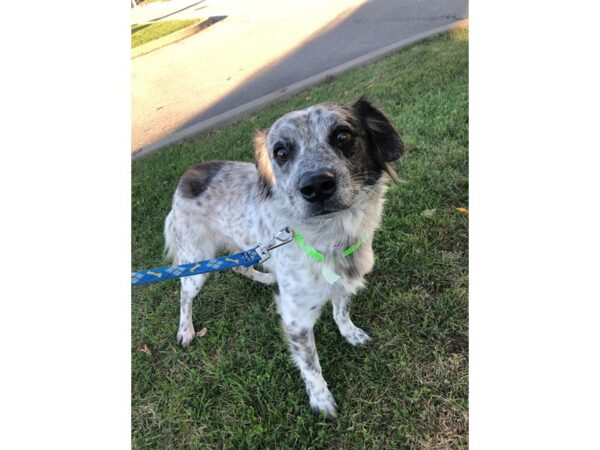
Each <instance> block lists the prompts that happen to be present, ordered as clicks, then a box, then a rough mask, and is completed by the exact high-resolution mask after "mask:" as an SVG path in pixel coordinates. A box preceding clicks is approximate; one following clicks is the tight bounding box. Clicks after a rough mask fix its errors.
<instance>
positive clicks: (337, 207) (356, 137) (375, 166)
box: [255, 98, 403, 219]
mask: <svg viewBox="0 0 600 450" xmlns="http://www.w3.org/2000/svg"><path fill="white" fill-rule="evenodd" d="M402 152H403V144H402V140H401V139H400V136H399V135H398V133H397V132H396V130H394V128H393V127H392V125H391V124H390V122H389V121H388V120H387V118H386V117H385V116H384V115H383V113H382V112H381V111H379V110H378V109H377V108H375V107H374V106H373V105H371V103H369V102H368V101H367V100H365V99H362V98H361V99H360V100H358V101H357V102H356V103H354V104H353V105H351V106H350V105H341V104H336V103H322V104H319V105H315V106H312V107H310V108H307V109H303V110H301V111H294V112H291V113H288V114H286V115H285V116H283V117H282V118H280V119H279V120H277V121H276V122H275V123H274V124H273V126H272V127H271V128H270V129H269V130H263V131H259V132H258V133H257V135H256V139H255V157H256V167H257V168H258V173H259V183H260V187H261V190H262V193H263V194H264V195H265V196H269V195H277V197H278V198H281V199H282V201H285V202H288V203H289V204H290V206H291V207H292V209H293V210H294V211H295V212H296V213H297V215H298V217H299V218H304V219H306V218H310V217H315V216H325V215H328V214H334V213H336V212H339V211H343V210H345V209H348V208H350V207H351V206H352V205H353V204H354V202H355V201H356V199H357V198H358V196H359V195H360V194H361V193H366V192H369V190H372V186H373V185H374V184H376V183H377V182H378V181H379V180H380V179H381V177H382V176H383V174H384V172H387V173H388V174H390V175H391V176H394V175H395V172H394V171H393V169H392V168H391V167H389V166H388V164H387V163H388V162H391V161H395V160H397V159H398V158H400V156H401V155H402Z"/></svg>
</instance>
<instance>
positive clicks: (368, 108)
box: [352, 97, 404, 163]
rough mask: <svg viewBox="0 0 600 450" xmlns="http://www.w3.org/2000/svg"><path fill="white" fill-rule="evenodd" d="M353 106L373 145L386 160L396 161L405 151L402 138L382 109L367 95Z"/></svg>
mask: <svg viewBox="0 0 600 450" xmlns="http://www.w3.org/2000/svg"><path fill="white" fill-rule="evenodd" d="M352 108H353V109H354V111H355V112H356V114H357V115H358V117H360V120H361V122H362V124H363V126H364V128H365V130H366V131H367V134H368V136H369V140H370V141H371V144H372V146H373V147H374V149H373V150H375V151H376V152H377V153H379V155H381V158H382V159H383V161H384V162H386V163H387V162H392V161H396V160H397V159H399V158H400V157H401V156H402V153H404V144H403V143H402V139H401V138H400V136H399V135H398V133H397V132H396V130H395V129H394V127H393V126H392V124H391V123H390V121H389V120H388V119H387V117H385V116H384V115H383V113H382V112H381V111H379V110H378V109H377V108H375V107H374V106H373V105H372V104H371V103H370V102H369V101H368V100H367V99H366V98H365V97H361V98H360V99H359V100H358V101H357V102H356V103H354V105H352Z"/></svg>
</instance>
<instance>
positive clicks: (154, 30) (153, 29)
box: [131, 19, 202, 48]
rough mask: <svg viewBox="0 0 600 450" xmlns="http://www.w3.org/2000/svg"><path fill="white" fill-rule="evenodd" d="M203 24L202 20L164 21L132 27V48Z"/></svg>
mask: <svg viewBox="0 0 600 450" xmlns="http://www.w3.org/2000/svg"><path fill="white" fill-rule="evenodd" d="M197 22H202V19H190V20H163V21H160V22H155V23H145V24H137V25H132V26H131V48H135V47H139V46H140V45H143V44H147V43H148V42H150V41H154V40H156V39H159V38H161V37H164V36H167V35H168V34H171V33H173V32H175V31H177V30H181V29H182V28H185V27H189V26H190V25H192V24H194V23H197Z"/></svg>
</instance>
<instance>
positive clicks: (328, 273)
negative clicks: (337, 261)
mask: <svg viewBox="0 0 600 450" xmlns="http://www.w3.org/2000/svg"><path fill="white" fill-rule="evenodd" d="M321 273H322V274H323V277H324V278H325V281H327V282H328V283H329V284H334V283H335V282H336V281H337V280H339V279H340V278H342V277H341V276H340V275H338V274H337V273H335V271H334V270H333V264H332V262H331V260H330V259H329V258H328V257H325V261H324V262H323V267H322V268H321Z"/></svg>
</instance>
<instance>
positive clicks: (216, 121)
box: [131, 19, 469, 161]
mask: <svg viewBox="0 0 600 450" xmlns="http://www.w3.org/2000/svg"><path fill="white" fill-rule="evenodd" d="M468 23H469V19H463V20H459V21H457V22H452V23H450V24H447V25H444V26H441V27H438V28H434V29H433V30H429V31H426V32H424V33H420V34H417V35H415V36H412V37H410V38H407V39H403V40H401V41H398V42H394V43H393V44H390V45H386V46H385V47H382V48H380V49H378V50H375V51H373V52H371V53H367V54H366V55H363V56H360V57H358V58H356V59H353V60H351V61H348V62H346V63H344V64H341V65H339V66H337V67H334V68H332V69H329V70H326V71H324V72H321V73H319V74H317V75H313V76H312V77H309V78H306V79H304V80H302V81H299V82H297V83H294V84H292V85H290V86H287V87H284V88H281V89H278V90H277V91H275V92H271V93H270V94H267V95H264V96H262V97H259V98H257V99H255V100H252V101H250V102H248V103H245V104H243V105H240V106H238V107H237V108H234V109H231V110H229V111H225V112H224V113H221V114H218V115H216V116H214V117H211V118H210V119H206V120H203V121H202V122H198V123H196V124H194V125H191V126H189V127H187V128H184V129H183V130H179V131H176V132H175V133H172V134H170V135H169V136H167V137H165V138H163V139H161V140H158V141H156V142H154V143H152V144H150V145H147V146H145V147H142V148H141V149H139V150H137V151H135V152H134V153H133V154H132V155H131V158H132V160H134V161H135V160H137V159H141V158H145V157H146V156H149V155H151V154H153V153H155V152H156V151H158V150H160V149H161V148H162V147H165V146H167V145H170V144H174V143H176V142H179V141H181V140H183V139H185V138H187V137H190V136H193V135H195V134H198V133H201V132H203V131H207V130H212V129H214V128H219V127H224V126H227V125H230V124H232V123H233V122H236V121H237V120H239V119H241V118H242V117H244V116H247V115H249V114H251V113H253V112H255V111H257V110H259V109H262V108H264V107H265V106H267V105H270V104H272V103H275V102H277V101H280V100H285V99H287V98H289V97H291V96H293V95H295V94H297V93H298V92H301V91H303V90H304V89H306V88H308V87H310V86H313V85H315V84H318V83H320V82H322V81H325V80H327V79H331V78H332V77H335V76H338V75H341V74H343V73H344V72H346V71H348V70H350V69H354V68H356V67H361V66H364V65H367V64H369V63H372V62H374V61H376V60H378V59H381V58H383V57H385V56H387V55H389V54H391V53H394V52H396V51H397V50H400V49H401V48H403V47H407V46H409V45H412V44H415V43H416V42H418V41H421V40H424V39H427V38H430V37H433V36H436V35H438V34H442V33H445V32H446V31H450V30H453V29H458V28H464V27H466V26H468Z"/></svg>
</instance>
